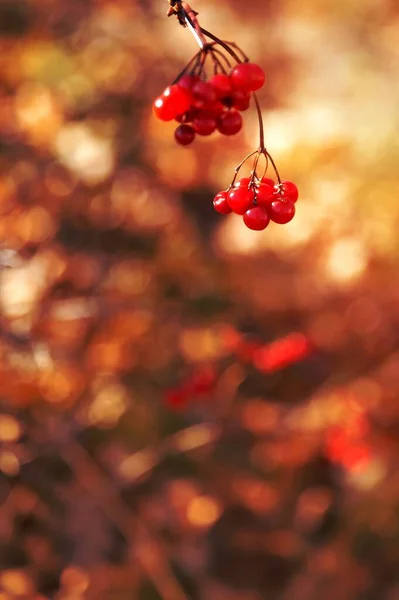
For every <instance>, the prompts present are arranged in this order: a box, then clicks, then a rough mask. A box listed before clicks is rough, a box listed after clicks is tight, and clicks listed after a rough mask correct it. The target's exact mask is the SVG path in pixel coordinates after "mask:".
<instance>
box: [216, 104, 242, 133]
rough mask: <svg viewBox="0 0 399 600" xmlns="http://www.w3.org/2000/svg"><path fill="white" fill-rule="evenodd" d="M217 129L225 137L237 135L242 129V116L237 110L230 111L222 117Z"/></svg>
mask: <svg viewBox="0 0 399 600" xmlns="http://www.w3.org/2000/svg"><path fill="white" fill-rule="evenodd" d="M217 127H218V130H219V131H220V133H223V135H235V134H236V133H238V132H239V131H240V129H241V127H242V116H241V115H240V113H239V112H237V111H236V110H228V111H226V112H224V113H223V114H222V115H220V117H219V120H218V125H217Z"/></svg>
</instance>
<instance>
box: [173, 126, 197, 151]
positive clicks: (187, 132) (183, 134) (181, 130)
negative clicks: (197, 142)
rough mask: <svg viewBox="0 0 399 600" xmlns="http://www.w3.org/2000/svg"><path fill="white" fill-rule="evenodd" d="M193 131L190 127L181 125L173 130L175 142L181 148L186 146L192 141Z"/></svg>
mask: <svg viewBox="0 0 399 600" xmlns="http://www.w3.org/2000/svg"><path fill="white" fill-rule="evenodd" d="M194 138H195V130H194V128H193V127H191V125H187V124H186V123H182V124H181V125H179V127H177V128H176V129H175V140H176V142H177V143H178V144H180V145H181V146H188V145H189V144H191V142H193V141H194Z"/></svg>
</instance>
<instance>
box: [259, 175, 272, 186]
mask: <svg viewBox="0 0 399 600" xmlns="http://www.w3.org/2000/svg"><path fill="white" fill-rule="evenodd" d="M260 182H261V183H265V184H266V185H270V186H271V187H274V186H275V181H274V179H271V177H262V179H261V180H260Z"/></svg>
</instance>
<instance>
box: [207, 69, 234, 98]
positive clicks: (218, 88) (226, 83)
mask: <svg viewBox="0 0 399 600" xmlns="http://www.w3.org/2000/svg"><path fill="white" fill-rule="evenodd" d="M209 83H210V84H211V86H212V87H213V89H214V90H215V92H216V96H217V98H226V97H227V96H230V95H231V93H232V87H231V79H230V77H229V76H228V75H225V74H224V73H217V74H216V75H214V76H213V77H211V79H210V80H209Z"/></svg>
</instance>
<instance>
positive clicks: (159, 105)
mask: <svg viewBox="0 0 399 600" xmlns="http://www.w3.org/2000/svg"><path fill="white" fill-rule="evenodd" d="M191 102H192V98H191V95H190V93H189V92H188V91H187V90H185V89H184V88H181V87H179V86H178V85H170V86H169V87H167V88H166V89H165V91H164V92H163V94H162V95H161V96H158V98H156V99H155V101H154V104H153V110H154V113H155V116H156V117H158V119H160V120H161V121H172V119H174V118H175V117H177V116H178V115H181V114H183V113H185V112H186V111H187V110H188V109H189V108H190V106H191Z"/></svg>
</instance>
